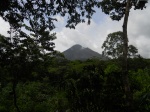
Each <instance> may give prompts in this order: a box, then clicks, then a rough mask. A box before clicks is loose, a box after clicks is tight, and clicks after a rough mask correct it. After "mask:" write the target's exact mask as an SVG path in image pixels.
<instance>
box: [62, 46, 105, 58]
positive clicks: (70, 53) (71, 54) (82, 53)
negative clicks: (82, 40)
mask: <svg viewBox="0 0 150 112" xmlns="http://www.w3.org/2000/svg"><path fill="white" fill-rule="evenodd" d="M63 54H64V56H65V57H66V58H67V59H68V60H87V59H91V58H98V59H101V60H106V59H107V58H106V57H104V56H102V55H101V54H99V53H97V52H95V51H93V50H91V49H89V48H84V47H82V46H81V45H79V44H76V45H74V46H72V47H71V48H69V49H67V50H66V51H64V52H63Z"/></svg>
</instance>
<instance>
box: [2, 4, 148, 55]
mask: <svg viewBox="0 0 150 112" xmlns="http://www.w3.org/2000/svg"><path fill="white" fill-rule="evenodd" d="M57 19H58V22H57V23H56V29H55V32H56V33H57V39H56V40H55V41H54V42H55V45H56V48H55V49H56V50H59V51H61V52H62V51H64V50H66V49H68V48H69V47H71V46H73V45H75V44H80V45H82V46H83V47H89V48H91V49H92V50H94V51H97V52H98V53H101V52H102V49H101V46H102V43H103V42H104V40H105V39H106V37H107V35H108V34H109V33H112V32H116V31H122V24H123V20H121V21H119V22H118V21H112V20H111V19H110V18H109V16H108V15H105V14H103V13H102V12H101V10H100V9H97V10H96V13H95V14H94V16H93V18H92V20H91V24H90V25H87V23H81V24H79V25H77V26H76V29H69V28H65V27H64V26H65V24H66V21H65V19H64V18H62V17H60V16H57ZM0 26H1V28H0V33H1V34H3V35H7V30H8V29H9V25H8V23H6V22H4V21H3V20H2V19H1V18H0ZM128 38H129V44H132V45H134V46H136V47H137V48H138V51H139V54H140V55H141V56H143V57H145V58H150V3H148V4H147V8H146V9H144V10H131V11H130V16H129V22H128Z"/></svg>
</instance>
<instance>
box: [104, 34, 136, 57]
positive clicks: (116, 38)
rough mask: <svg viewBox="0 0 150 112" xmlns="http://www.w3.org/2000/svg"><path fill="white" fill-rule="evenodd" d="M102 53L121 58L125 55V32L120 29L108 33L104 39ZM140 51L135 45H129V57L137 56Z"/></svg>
mask: <svg viewBox="0 0 150 112" xmlns="http://www.w3.org/2000/svg"><path fill="white" fill-rule="evenodd" d="M102 48H103V49H104V50H103V52H102V54H103V55H105V56H109V57H110V58H119V57H122V56H123V32H121V31H118V32H114V33H110V34H108V36H107V38H106V40H105V41H104V43H103V45H102ZM137 52H138V50H137V48H136V47H134V46H133V45H129V47H128V57H135V56H136V53H137Z"/></svg>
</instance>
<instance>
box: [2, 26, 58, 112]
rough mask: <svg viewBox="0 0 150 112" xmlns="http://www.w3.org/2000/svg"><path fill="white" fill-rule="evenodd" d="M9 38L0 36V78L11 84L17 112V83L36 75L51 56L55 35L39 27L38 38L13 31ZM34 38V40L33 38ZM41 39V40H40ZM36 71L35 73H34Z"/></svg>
mask: <svg viewBox="0 0 150 112" xmlns="http://www.w3.org/2000/svg"><path fill="white" fill-rule="evenodd" d="M10 34H11V35H14V36H10V37H4V36H0V64H1V65H0V68H1V69H2V71H0V72H1V73H0V74H1V75H2V76H1V77H5V74H7V75H8V76H6V77H5V78H6V80H7V81H9V82H11V83H12V94H13V96H14V106H15V107H16V109H17V111H18V112H20V109H19V107H18V105H17V96H16V86H17V84H18V82H19V81H26V79H29V77H32V74H33V72H35V73H36V74H38V70H40V69H41V68H38V67H40V66H41V65H44V63H45V59H46V57H47V56H48V57H50V56H51V55H53V45H54V43H53V42H51V41H52V40H53V39H55V38H56V37H55V34H50V33H49V32H48V31H45V29H43V27H42V26H41V29H39V30H38V35H39V36H38V37H39V38H38V37H36V36H35V35H32V37H30V36H28V35H27V34H25V33H23V32H21V31H19V32H18V30H17V31H16V30H14V31H12V32H10ZM33 37H34V38H33ZM40 37H41V38H40ZM35 69H36V71H35Z"/></svg>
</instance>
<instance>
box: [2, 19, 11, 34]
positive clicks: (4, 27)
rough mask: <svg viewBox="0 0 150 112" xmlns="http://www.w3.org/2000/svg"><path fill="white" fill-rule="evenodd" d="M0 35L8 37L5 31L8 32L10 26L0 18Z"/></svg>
mask: <svg viewBox="0 0 150 112" xmlns="http://www.w3.org/2000/svg"><path fill="white" fill-rule="evenodd" d="M0 27H1V28H0V34H2V35H4V36H8V33H7V31H8V30H9V28H10V26H9V24H8V23H7V22H5V21H4V20H3V19H2V18H1V17H0Z"/></svg>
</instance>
